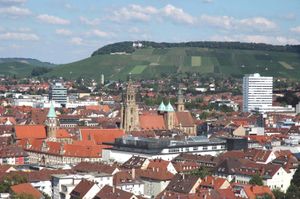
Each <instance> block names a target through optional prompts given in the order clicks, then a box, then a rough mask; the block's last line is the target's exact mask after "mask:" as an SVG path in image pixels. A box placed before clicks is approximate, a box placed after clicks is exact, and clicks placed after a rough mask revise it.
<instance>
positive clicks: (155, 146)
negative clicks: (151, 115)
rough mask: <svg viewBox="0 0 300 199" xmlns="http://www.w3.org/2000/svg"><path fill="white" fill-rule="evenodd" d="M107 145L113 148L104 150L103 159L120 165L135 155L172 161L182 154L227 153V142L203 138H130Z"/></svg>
mask: <svg viewBox="0 0 300 199" xmlns="http://www.w3.org/2000/svg"><path fill="white" fill-rule="evenodd" d="M106 144H108V145H112V146H113V147H112V148H107V149H102V159H103V160H104V161H116V162H119V163H124V162H126V161H127V160H129V159H130V158H131V157H132V156H133V155H136V156H140V157H145V158H148V159H162V160H167V161H170V160H172V159H173V158H175V157H176V156H178V155H179V154H180V153H191V154H199V155H213V156H216V155H218V154H220V153H222V152H224V151H226V141H225V140H220V139H214V140H213V139H212V140H209V139H207V138H204V137H201V136H193V137H189V138H187V139H186V140H183V141H177V140H168V139H166V140H163V139H155V138H138V137H130V136H128V137H123V138H117V139H116V140H115V143H106Z"/></svg>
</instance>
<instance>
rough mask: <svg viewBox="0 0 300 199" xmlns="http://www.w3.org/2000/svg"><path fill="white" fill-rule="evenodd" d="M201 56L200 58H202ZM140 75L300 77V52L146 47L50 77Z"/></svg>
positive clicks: (92, 60)
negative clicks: (216, 74)
mask: <svg viewBox="0 0 300 199" xmlns="http://www.w3.org/2000/svg"><path fill="white" fill-rule="evenodd" d="M199 58H200V59H199ZM130 72H131V73H132V74H133V75H135V76H136V77H138V78H153V77H160V76H161V75H162V74H166V75H168V74H174V73H179V72H196V73H202V74H210V73H222V74H225V75H239V76H242V75H244V74H247V73H255V72H259V73H261V74H262V75H272V76H280V77H288V78H295V79H296V78H297V79H298V78H300V55H299V54H298V53H294V52H277V51H262V50H237V49H211V48H210V49H208V48H197V47H174V48H164V49H159V48H156V49H154V48H151V47H149V48H144V49H138V50H136V51H135V52H134V53H132V54H127V55H96V56H92V57H90V58H87V59H84V60H81V61H77V62H73V63H69V64H65V65H60V66H58V67H55V68H54V70H53V71H51V72H50V73H48V74H47V76H50V77H51V76H56V77H59V76H62V77H66V78H70V79H76V78H78V77H91V78H95V79H100V76H101V74H104V75H105V78H106V79H115V80H117V79H125V78H126V76H127V74H128V73H130Z"/></svg>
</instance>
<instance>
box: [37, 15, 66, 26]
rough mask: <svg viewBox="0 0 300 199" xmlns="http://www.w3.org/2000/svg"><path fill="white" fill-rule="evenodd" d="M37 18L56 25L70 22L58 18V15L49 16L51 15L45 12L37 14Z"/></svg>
mask: <svg viewBox="0 0 300 199" xmlns="http://www.w3.org/2000/svg"><path fill="white" fill-rule="evenodd" d="M37 18H38V19H39V20H40V21H42V22H45V23H49V24H57V25H67V24H70V21H69V20H66V19H63V18H60V17H56V16H51V15H47V14H42V15H39V16H37Z"/></svg>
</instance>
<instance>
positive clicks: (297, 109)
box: [296, 102, 300, 114]
mask: <svg viewBox="0 0 300 199" xmlns="http://www.w3.org/2000/svg"><path fill="white" fill-rule="evenodd" d="M298 113H300V102H299V103H298V104H297V105H296V114H298Z"/></svg>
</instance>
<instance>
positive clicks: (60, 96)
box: [49, 82, 67, 106]
mask: <svg viewBox="0 0 300 199" xmlns="http://www.w3.org/2000/svg"><path fill="white" fill-rule="evenodd" d="M49 100H52V101H55V102H56V103H59V104H61V105H63V106H64V105H66V104H67V88H65V87H64V86H63V85H62V83H60V82H57V83H55V84H54V85H52V86H51V88H50V90H49Z"/></svg>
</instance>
